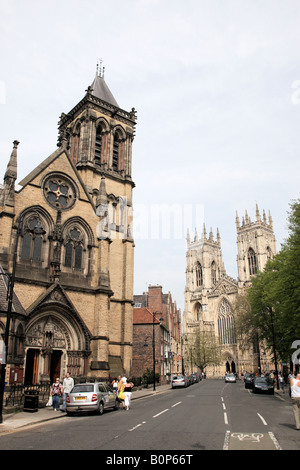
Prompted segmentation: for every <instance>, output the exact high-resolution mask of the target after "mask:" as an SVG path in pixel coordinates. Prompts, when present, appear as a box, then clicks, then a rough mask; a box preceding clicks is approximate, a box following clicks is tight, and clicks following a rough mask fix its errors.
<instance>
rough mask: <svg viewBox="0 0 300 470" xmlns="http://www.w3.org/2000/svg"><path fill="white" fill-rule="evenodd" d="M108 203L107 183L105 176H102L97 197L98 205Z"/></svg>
mask: <svg viewBox="0 0 300 470" xmlns="http://www.w3.org/2000/svg"><path fill="white" fill-rule="evenodd" d="M106 204H107V194H106V184H105V176H104V175H102V176H101V181H100V187H99V193H98V195H97V199H96V207H97V208H98V207H99V206H103V205H106Z"/></svg>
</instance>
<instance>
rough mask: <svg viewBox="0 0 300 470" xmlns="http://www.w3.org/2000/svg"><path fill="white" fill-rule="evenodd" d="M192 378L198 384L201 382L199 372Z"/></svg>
mask: <svg viewBox="0 0 300 470" xmlns="http://www.w3.org/2000/svg"><path fill="white" fill-rule="evenodd" d="M192 377H193V379H194V382H195V383H198V382H200V380H201V379H200V375H199V374H198V372H196V373H195V374H192Z"/></svg>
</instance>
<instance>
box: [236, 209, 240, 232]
mask: <svg viewBox="0 0 300 470" xmlns="http://www.w3.org/2000/svg"><path fill="white" fill-rule="evenodd" d="M235 225H236V228H237V230H238V229H239V228H240V219H239V214H238V211H236V216H235Z"/></svg>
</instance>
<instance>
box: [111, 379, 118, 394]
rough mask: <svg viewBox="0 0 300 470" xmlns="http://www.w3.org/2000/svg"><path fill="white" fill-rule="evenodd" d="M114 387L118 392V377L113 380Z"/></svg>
mask: <svg viewBox="0 0 300 470" xmlns="http://www.w3.org/2000/svg"><path fill="white" fill-rule="evenodd" d="M112 388H113V391H114V392H116V393H117V392H118V379H114V380H113V381H112Z"/></svg>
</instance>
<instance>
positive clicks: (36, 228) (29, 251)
mask: <svg viewBox="0 0 300 470" xmlns="http://www.w3.org/2000/svg"><path fill="white" fill-rule="evenodd" d="M44 234H45V230H44V227H43V225H42V223H41V219H40V217H39V216H38V215H35V214H33V215H31V216H29V217H28V218H27V219H26V220H25V221H24V223H23V241H22V249H21V255H20V257H21V259H22V260H27V261H30V260H31V261H37V262H41V261H42V246H43V237H44Z"/></svg>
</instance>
